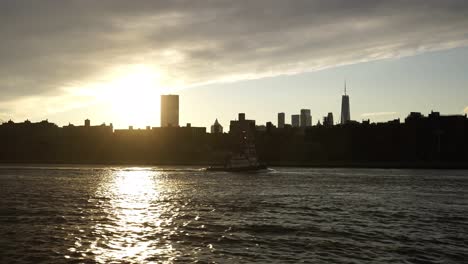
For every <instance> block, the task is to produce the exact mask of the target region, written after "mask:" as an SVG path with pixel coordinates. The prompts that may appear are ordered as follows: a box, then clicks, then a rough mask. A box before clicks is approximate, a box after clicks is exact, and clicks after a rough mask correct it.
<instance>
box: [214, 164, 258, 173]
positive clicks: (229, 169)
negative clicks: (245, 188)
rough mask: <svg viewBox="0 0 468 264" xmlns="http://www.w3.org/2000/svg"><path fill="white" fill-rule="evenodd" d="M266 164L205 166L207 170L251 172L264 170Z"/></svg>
mask: <svg viewBox="0 0 468 264" xmlns="http://www.w3.org/2000/svg"><path fill="white" fill-rule="evenodd" d="M266 169H267V166H266V165H258V166H249V167H237V168H226V167H208V168H206V170H207V171H226V172H249V171H251V172H253V171H259V170H266Z"/></svg>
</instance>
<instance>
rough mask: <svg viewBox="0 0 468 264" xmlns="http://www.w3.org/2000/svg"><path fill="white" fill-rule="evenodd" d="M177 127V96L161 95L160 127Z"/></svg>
mask: <svg viewBox="0 0 468 264" xmlns="http://www.w3.org/2000/svg"><path fill="white" fill-rule="evenodd" d="M169 126H172V127H178V126H179V96H178V95H161V127H169Z"/></svg>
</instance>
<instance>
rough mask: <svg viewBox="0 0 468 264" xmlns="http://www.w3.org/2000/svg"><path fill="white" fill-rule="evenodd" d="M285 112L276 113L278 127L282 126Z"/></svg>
mask: <svg viewBox="0 0 468 264" xmlns="http://www.w3.org/2000/svg"><path fill="white" fill-rule="evenodd" d="M284 120H285V114H284V113H278V128H284Z"/></svg>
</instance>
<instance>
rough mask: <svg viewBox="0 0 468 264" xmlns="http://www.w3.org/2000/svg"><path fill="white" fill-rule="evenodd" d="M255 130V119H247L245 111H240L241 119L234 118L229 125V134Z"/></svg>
mask: <svg viewBox="0 0 468 264" xmlns="http://www.w3.org/2000/svg"><path fill="white" fill-rule="evenodd" d="M254 131H255V120H248V119H245V114H244V113H239V120H232V121H231V123H230V125H229V134H242V133H244V132H248V133H252V132H254Z"/></svg>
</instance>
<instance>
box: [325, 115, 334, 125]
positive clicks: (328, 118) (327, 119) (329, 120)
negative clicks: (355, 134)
mask: <svg viewBox="0 0 468 264" xmlns="http://www.w3.org/2000/svg"><path fill="white" fill-rule="evenodd" d="M323 125H324V126H325V127H332V126H333V113H331V112H330V113H328V115H327V116H324V117H323Z"/></svg>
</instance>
